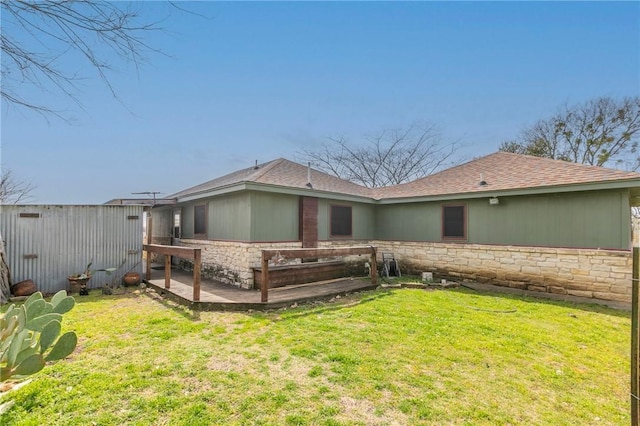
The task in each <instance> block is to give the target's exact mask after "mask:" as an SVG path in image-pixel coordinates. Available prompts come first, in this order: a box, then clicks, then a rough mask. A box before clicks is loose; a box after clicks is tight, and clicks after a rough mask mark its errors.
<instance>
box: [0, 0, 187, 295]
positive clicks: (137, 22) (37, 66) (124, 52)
mask: <svg viewBox="0 0 640 426" xmlns="http://www.w3.org/2000/svg"><path fill="white" fill-rule="evenodd" d="M147 4H148V3H147ZM167 4H169V5H171V6H172V7H174V8H178V9H181V8H180V7H179V6H176V5H175V4H173V3H171V2H168V3H167ZM144 5H145V2H111V1H91V0H47V1H27V0H0V8H1V9H0V16H1V18H2V31H1V32H0V55H1V58H2V61H1V62H2V65H1V68H0V76H1V78H2V85H1V86H0V95H1V97H2V100H3V101H4V102H5V104H6V105H7V106H15V107H24V108H26V109H27V110H29V111H35V112H37V113H40V114H42V115H43V116H44V117H45V118H47V117H49V116H57V117H60V118H63V119H65V117H64V114H63V113H62V112H61V111H60V110H57V109H56V108H55V107H54V106H52V105H47V104H42V103H40V102H38V101H36V100H34V97H36V96H39V94H41V93H50V94H52V95H54V96H55V97H56V98H66V99H69V100H71V101H72V102H74V103H75V104H76V105H78V106H80V107H82V103H81V102H80V98H79V96H78V92H79V89H80V87H79V83H80V82H81V81H83V80H84V79H85V78H87V76H86V75H85V73H83V71H86V70H93V71H95V72H96V73H97V76H98V77H99V78H100V79H101V80H102V82H103V84H104V85H105V86H106V87H107V89H108V90H109V91H110V92H111V94H112V95H113V96H114V97H115V98H116V99H117V98H118V96H117V93H116V90H115V89H114V87H113V86H112V84H111V82H110V80H109V72H110V71H111V70H112V69H113V66H114V64H113V62H112V61H113V60H119V61H124V62H126V63H132V64H133V65H134V66H135V68H136V70H137V68H138V66H139V65H140V64H141V63H143V62H145V60H146V58H147V55H148V54H149V53H152V52H158V50H157V49H155V48H152V47H150V46H149V45H148V44H147V42H146V41H145V36H146V35H147V34H148V33H149V32H150V31H156V30H160V29H161V28H160V25H159V24H160V21H152V22H148V21H147V20H145V19H143V17H142V13H141V10H140V9H141V8H142V7H143V6H144ZM65 59H72V60H71V61H67V63H69V62H71V63H74V64H75V65H74V66H77V68H74V69H70V68H69V66H68V65H64V62H65V61H64V60H65ZM34 89H35V90H34ZM28 94H31V95H30V96H29V95H28ZM3 179H4V175H3ZM21 188H22V190H23V191H22V194H25V195H28V193H29V191H30V189H29V188H30V185H28V184H27V186H26V187H25V186H22V187H21ZM16 190H17V191H18V192H14V193H13V196H16V195H17V194H20V193H21V192H20V186H18V187H14V188H13V190H11V189H9V190H8V192H12V191H16ZM3 191H7V189H3ZM10 286H11V278H10V271H9V267H8V265H7V262H6V259H5V254H4V242H3V239H2V236H1V235H0V303H4V302H6V301H7V299H8V297H9V296H10V291H9V289H10Z"/></svg>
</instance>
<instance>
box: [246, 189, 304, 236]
mask: <svg viewBox="0 0 640 426" xmlns="http://www.w3.org/2000/svg"><path fill="white" fill-rule="evenodd" d="M298 206H299V197H298V196H296V195H286V194H276V193H267V192H252V193H251V241H297V240H298V238H299V235H298V220H299V213H298V210H299V207H298Z"/></svg>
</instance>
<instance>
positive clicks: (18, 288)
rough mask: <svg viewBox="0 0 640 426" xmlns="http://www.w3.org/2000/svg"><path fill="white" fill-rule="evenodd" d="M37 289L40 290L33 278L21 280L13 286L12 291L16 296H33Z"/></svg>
mask: <svg viewBox="0 0 640 426" xmlns="http://www.w3.org/2000/svg"><path fill="white" fill-rule="evenodd" d="M36 291H38V289H37V288H36V283H34V282H33V281H32V280H24V281H20V282H18V283H15V284H14V285H12V286H11V293H12V294H13V295H14V296H31V295H32V294H33V293H35V292H36Z"/></svg>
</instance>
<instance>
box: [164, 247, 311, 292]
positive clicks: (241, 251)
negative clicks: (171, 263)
mask: <svg viewBox="0 0 640 426" xmlns="http://www.w3.org/2000/svg"><path fill="white" fill-rule="evenodd" d="M175 245H181V246H186V247H199V248H201V249H202V276H203V277H205V278H212V279H216V280H219V281H222V282H226V283H228V284H233V285H236V286H238V287H242V288H253V270H252V268H258V267H260V262H261V260H262V258H261V256H262V252H261V250H266V249H271V250H273V249H276V250H277V249H285V248H288V249H290V248H300V247H301V243H299V242H295V241H293V242H284V243H279V242H276V243H246V242H238V241H210V240H191V239H180V240H175ZM181 264H182V267H183V268H185V269H188V268H189V267H193V266H192V265H191V262H189V261H186V260H183V261H182V262H181Z"/></svg>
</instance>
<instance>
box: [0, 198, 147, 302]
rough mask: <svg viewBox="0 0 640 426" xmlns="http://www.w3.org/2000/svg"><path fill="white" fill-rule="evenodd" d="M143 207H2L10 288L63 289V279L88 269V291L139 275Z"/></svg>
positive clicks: (0, 229)
mask: <svg viewBox="0 0 640 426" xmlns="http://www.w3.org/2000/svg"><path fill="white" fill-rule="evenodd" d="M142 213H143V207H142V206H120V205H86V206H82V205H2V206H0V232H1V233H2V237H3V239H4V242H5V250H6V254H7V260H8V263H9V268H10V270H11V277H12V281H13V282H14V283H16V282H19V281H22V280H26V279H31V280H33V281H34V282H35V283H36V285H37V287H38V290H40V291H42V292H44V293H55V292H56V291H59V290H64V289H68V283H67V276H68V275H71V274H73V273H77V272H82V271H83V270H84V269H85V268H86V266H87V264H88V263H89V262H93V265H92V269H99V268H111V267H113V268H118V269H117V270H116V271H115V272H114V273H113V274H112V275H107V274H106V273H105V272H96V273H95V274H94V275H93V277H92V278H91V280H90V281H89V284H88V286H89V288H96V287H102V286H104V285H105V284H106V283H111V282H120V280H121V279H122V276H123V275H124V274H125V273H126V272H129V271H135V272H139V273H142V232H143V215H142Z"/></svg>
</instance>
